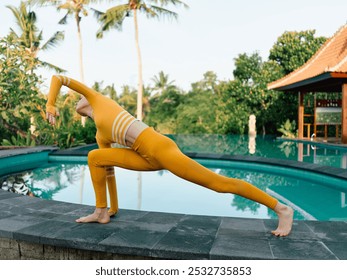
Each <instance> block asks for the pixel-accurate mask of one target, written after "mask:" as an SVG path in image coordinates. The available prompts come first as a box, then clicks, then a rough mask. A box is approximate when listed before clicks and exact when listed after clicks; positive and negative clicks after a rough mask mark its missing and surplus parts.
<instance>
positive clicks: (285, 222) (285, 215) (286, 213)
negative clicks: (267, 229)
mask: <svg viewBox="0 0 347 280" xmlns="http://www.w3.org/2000/svg"><path fill="white" fill-rule="evenodd" d="M274 211H275V212H276V213H277V215H278V227H277V229H276V230H273V231H271V233H272V234H273V235H276V236H287V235H288V234H289V233H290V231H291V229H292V225H293V214H294V211H293V209H292V208H291V207H289V206H287V205H284V204H282V203H280V202H278V203H277V205H276V207H275V209H274Z"/></svg>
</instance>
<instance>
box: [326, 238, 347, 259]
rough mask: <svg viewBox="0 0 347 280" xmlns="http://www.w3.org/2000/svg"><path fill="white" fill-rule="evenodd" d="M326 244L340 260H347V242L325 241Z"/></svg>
mask: <svg viewBox="0 0 347 280" xmlns="http://www.w3.org/2000/svg"><path fill="white" fill-rule="evenodd" d="M324 244H325V245H326V246H327V247H328V248H329V250H330V251H332V252H333V253H334V255H335V256H336V257H337V258H338V259H340V260H347V242H336V241H331V242H330V241H325V242H324Z"/></svg>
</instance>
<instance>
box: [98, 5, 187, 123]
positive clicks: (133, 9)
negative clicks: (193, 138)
mask: <svg viewBox="0 0 347 280" xmlns="http://www.w3.org/2000/svg"><path fill="white" fill-rule="evenodd" d="M157 4H159V5H160V6H157ZM169 4H171V5H174V6H177V5H182V6H184V7H185V8H188V5H186V4H185V3H183V2H182V1H180V0H147V1H146V0H128V1H127V3H125V4H121V5H117V6H114V7H112V8H110V9H108V10H107V11H106V12H105V13H102V12H99V11H96V10H95V12H96V15H97V17H98V19H99V21H100V23H101V27H100V29H99V31H98V32H97V37H98V38H102V36H103V33H104V32H105V31H109V30H110V29H112V28H115V29H118V30H120V29H121V27H122V24H123V21H124V19H125V18H126V17H128V16H130V15H131V14H133V16H134V25H135V43H136V51H137V61H138V93H137V118H138V119H139V120H142V117H143V116H142V97H143V79H142V59H141V51H140V45H139V27H138V18H137V16H138V14H137V13H138V11H139V12H143V13H145V14H146V15H147V17H149V18H158V17H159V16H167V17H171V18H177V16H178V15H177V13H175V12H173V11H170V10H168V9H165V8H164V6H167V5H169Z"/></svg>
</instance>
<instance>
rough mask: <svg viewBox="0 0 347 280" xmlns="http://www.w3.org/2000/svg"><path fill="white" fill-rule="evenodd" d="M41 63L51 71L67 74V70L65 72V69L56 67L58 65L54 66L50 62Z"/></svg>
mask: <svg viewBox="0 0 347 280" xmlns="http://www.w3.org/2000/svg"><path fill="white" fill-rule="evenodd" d="M40 62H41V64H42V66H43V67H45V68H47V69H49V70H54V71H56V72H57V73H66V70H65V69H63V68H60V67H58V66H56V65H53V64H51V63H49V62H45V61H40Z"/></svg>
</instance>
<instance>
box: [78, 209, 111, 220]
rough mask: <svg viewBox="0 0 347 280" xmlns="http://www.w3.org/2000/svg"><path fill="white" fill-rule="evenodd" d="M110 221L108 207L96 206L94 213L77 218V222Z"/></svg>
mask: <svg viewBox="0 0 347 280" xmlns="http://www.w3.org/2000/svg"><path fill="white" fill-rule="evenodd" d="M109 221H110V216H109V215H108V212H107V209H106V208H95V211H94V213H93V214H90V215H88V216H85V217H81V218H79V219H77V220H76V222H77V223H100V224H107V223H108V222H109Z"/></svg>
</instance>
